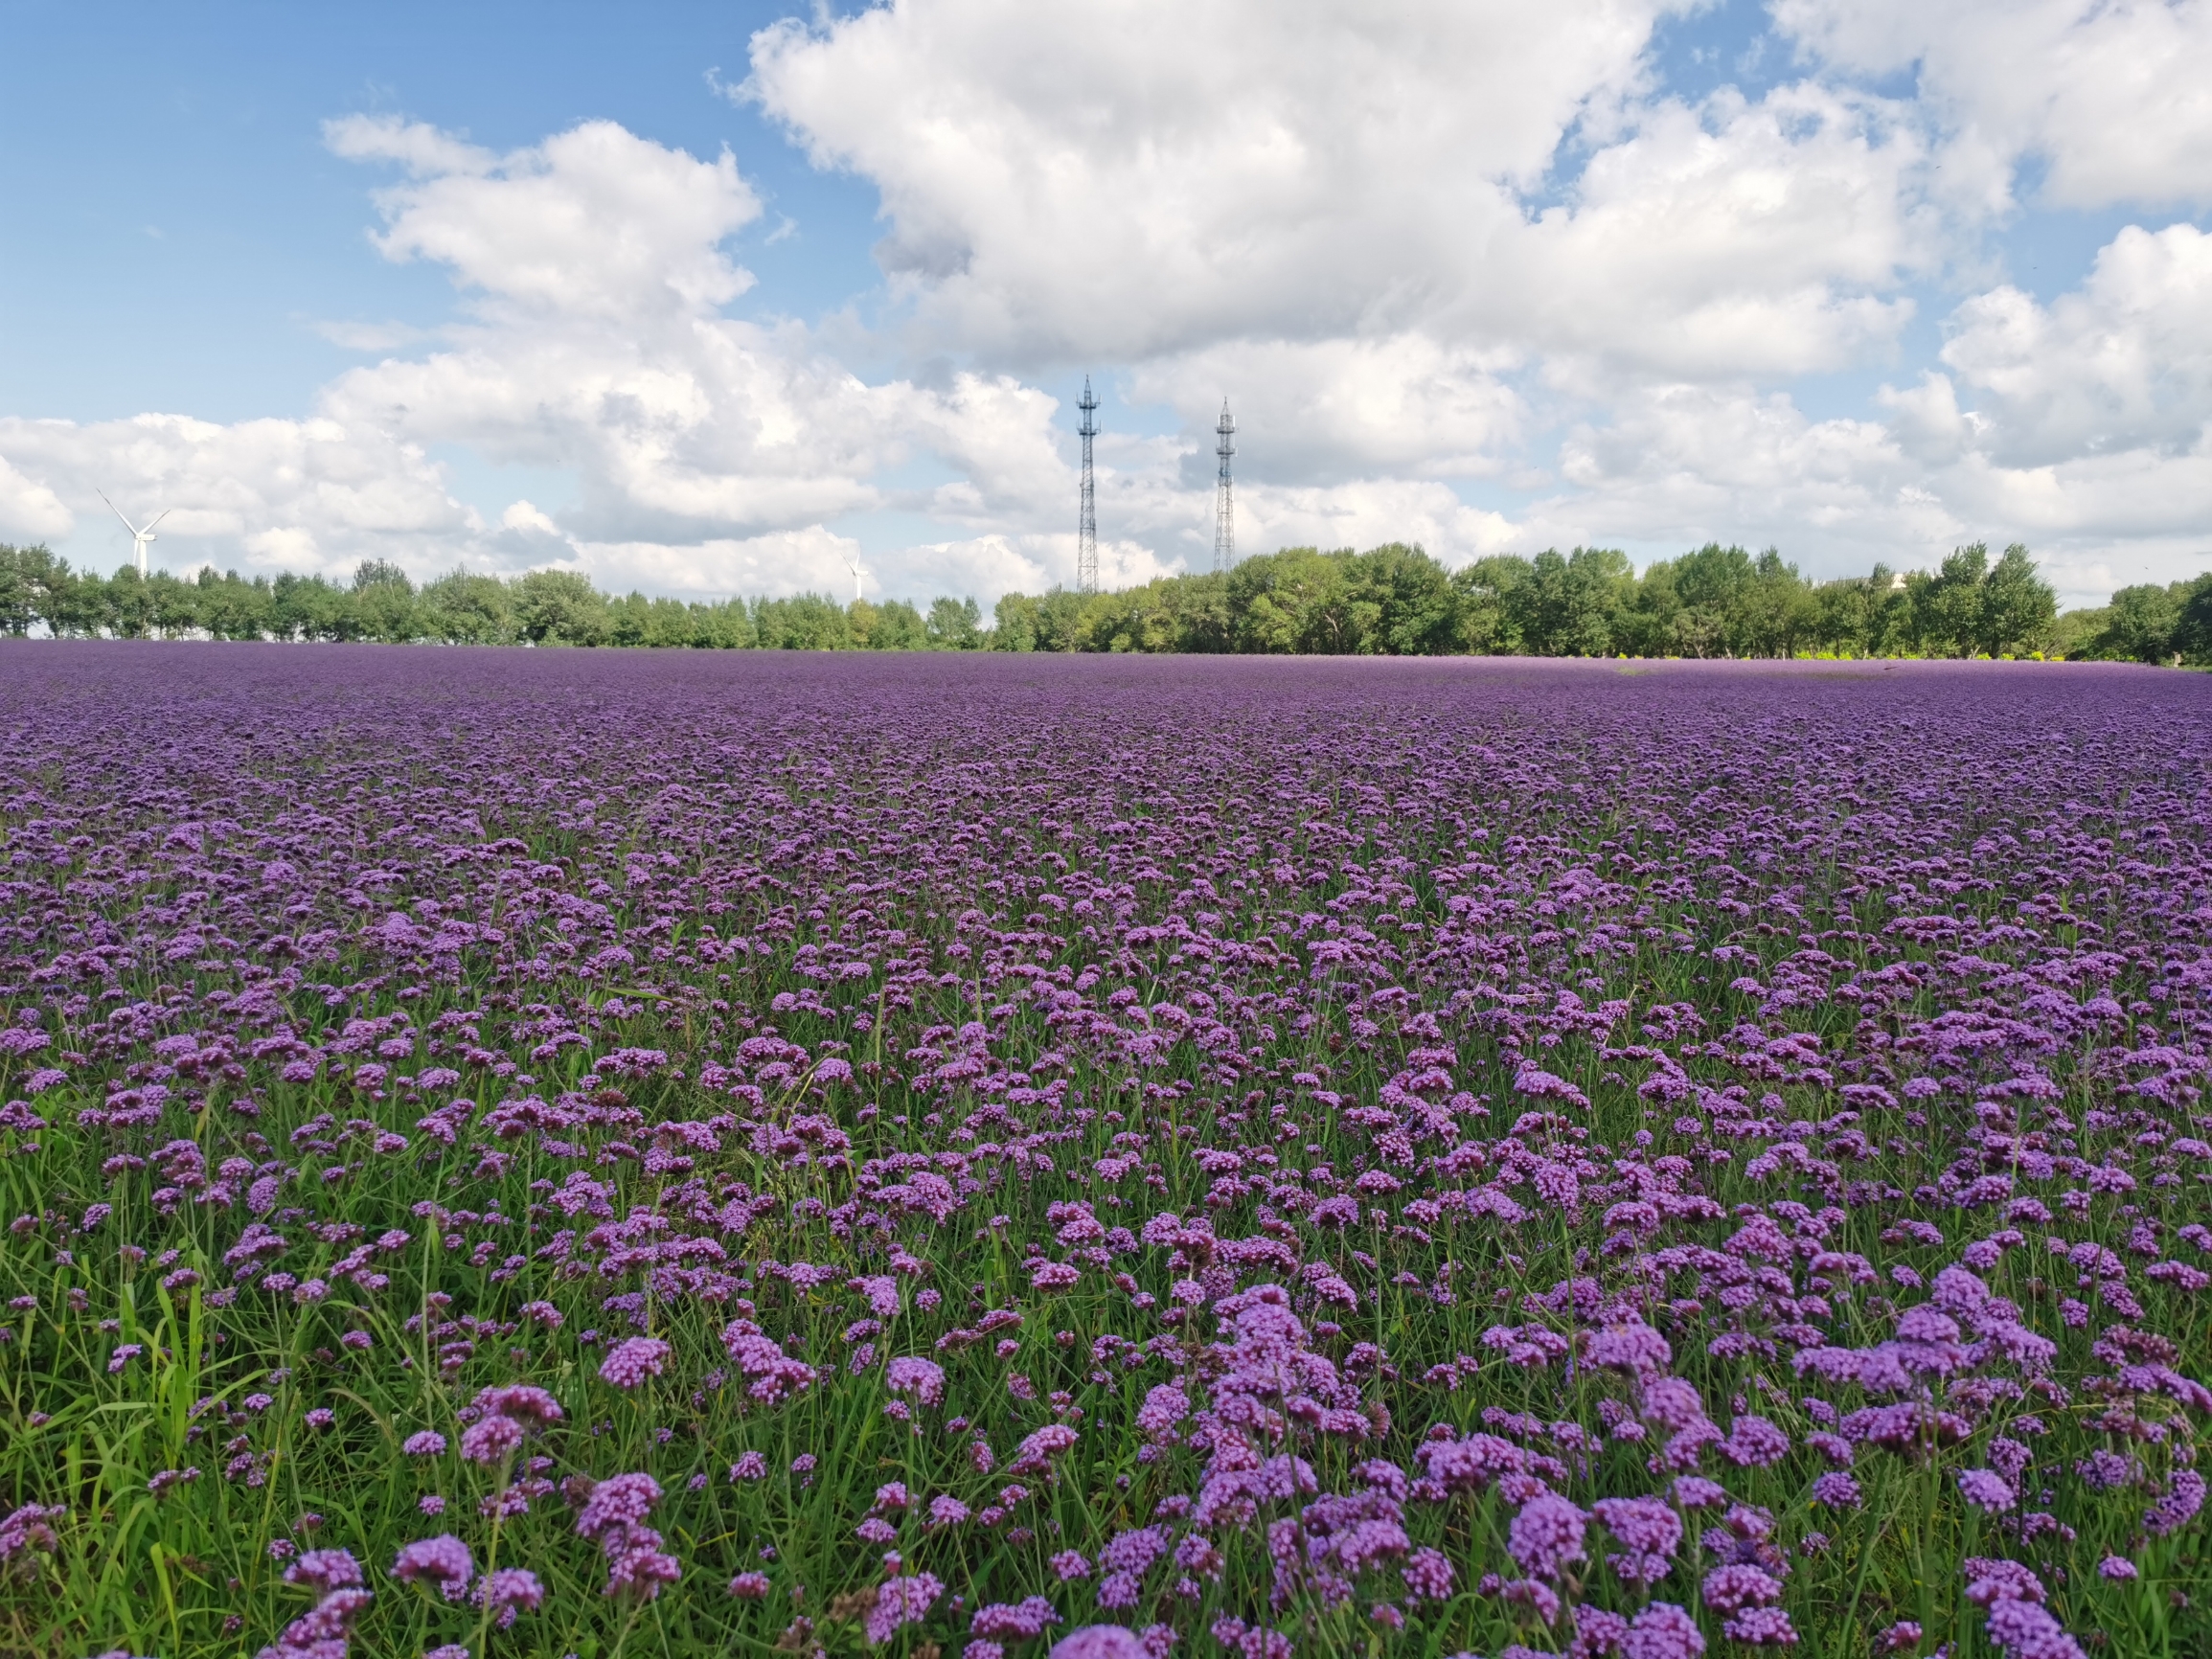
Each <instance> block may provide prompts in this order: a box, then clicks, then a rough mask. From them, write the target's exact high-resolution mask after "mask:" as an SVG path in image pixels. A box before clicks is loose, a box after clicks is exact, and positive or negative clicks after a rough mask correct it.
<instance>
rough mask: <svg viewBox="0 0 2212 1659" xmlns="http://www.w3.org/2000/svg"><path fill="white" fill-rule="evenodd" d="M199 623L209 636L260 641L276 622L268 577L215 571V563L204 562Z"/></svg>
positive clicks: (201, 568) (199, 578)
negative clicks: (273, 616)
mask: <svg viewBox="0 0 2212 1659" xmlns="http://www.w3.org/2000/svg"><path fill="white" fill-rule="evenodd" d="M197 582H198V587H199V596H198V598H199V607H198V608H199V620H200V625H201V626H202V627H203V628H205V629H206V630H207V634H208V637H209V638H210V639H217V640H258V639H262V638H264V637H265V636H266V635H267V633H268V631H269V628H270V625H271V623H272V621H273V618H272V615H271V609H272V607H271V601H270V596H269V580H268V578H267V577H265V576H263V577H256V578H255V579H254V580H252V581H246V580H242V579H241V578H240V577H239V573H238V572H237V571H235V570H232V571H225V572H224V573H223V574H222V575H220V576H217V574H216V568H215V566H214V565H212V564H210V565H202V566H201V567H200V573H199V576H198V579H197Z"/></svg>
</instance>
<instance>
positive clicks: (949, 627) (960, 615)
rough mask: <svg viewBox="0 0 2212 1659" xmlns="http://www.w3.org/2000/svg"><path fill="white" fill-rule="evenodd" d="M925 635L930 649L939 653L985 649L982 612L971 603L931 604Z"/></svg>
mask: <svg viewBox="0 0 2212 1659" xmlns="http://www.w3.org/2000/svg"><path fill="white" fill-rule="evenodd" d="M922 627H923V632H924V635H925V636H926V637H927V639H928V641H929V648H930V649H931V650H938V651H972V650H975V649H977V648H980V647H981V646H982V645H983V643H984V642H983V612H982V610H981V609H980V608H978V607H977V605H976V602H974V601H973V600H971V599H939V600H933V601H931V602H930V605H929V615H928V616H927V617H926V618H925V619H924V622H923V625H922Z"/></svg>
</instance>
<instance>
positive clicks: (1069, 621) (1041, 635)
mask: <svg viewBox="0 0 2212 1659" xmlns="http://www.w3.org/2000/svg"><path fill="white" fill-rule="evenodd" d="M1098 598H1099V596H1098V595H1097V594H1094V593H1093V594H1085V593H1077V592H1076V591H1075V590H1074V589H1072V588H1064V587H1056V588H1053V589H1052V590H1051V591H1050V592H1048V593H1047V594H1046V595H1045V596H1044V597H1043V598H1042V599H1040V600H1038V602H1037V648H1038V650H1040V651H1077V650H1088V649H1089V648H1090V647H1089V645H1088V644H1087V643H1086V642H1087V641H1088V639H1089V637H1090V620H1089V619H1090V614H1091V612H1092V611H1094V610H1096V609H1097V608H1098V606H1097V604H1096V601H1097V600H1098Z"/></svg>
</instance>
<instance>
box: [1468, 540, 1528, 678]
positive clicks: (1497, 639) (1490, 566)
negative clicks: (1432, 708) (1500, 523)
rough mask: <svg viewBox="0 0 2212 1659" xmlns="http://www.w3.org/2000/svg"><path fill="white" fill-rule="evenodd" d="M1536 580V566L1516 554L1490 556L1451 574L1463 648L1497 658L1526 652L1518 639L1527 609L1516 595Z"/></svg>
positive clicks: (1519, 638)
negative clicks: (1456, 598) (1523, 615)
mask: <svg viewBox="0 0 2212 1659" xmlns="http://www.w3.org/2000/svg"><path fill="white" fill-rule="evenodd" d="M1535 577H1536V571H1535V567H1534V566H1532V565H1531V564H1530V562H1529V561H1528V560H1527V559H1525V558H1523V557H1520V556H1519V555H1518V554H1515V553H1500V554H1493V555H1491V556H1490V557H1487V558H1478V559H1476V560H1475V561H1474V562H1473V563H1472V564H1470V565H1466V566H1463V567H1462V568H1461V569H1459V570H1457V571H1455V572H1453V573H1452V578H1451V588H1452V592H1453V593H1455V594H1457V595H1458V596H1459V634H1460V641H1461V644H1462V646H1463V647H1464V648H1466V649H1468V650H1471V651H1478V652H1482V653H1484V654H1486V655H1493V654H1494V655H1498V656H1514V655H1517V654H1518V653H1519V652H1521V651H1522V650H1524V649H1526V647H1525V646H1523V644H1522V643H1521V637H1520V618H1521V616H1522V614H1523V613H1524V610H1525V608H1526V607H1525V606H1524V604H1523V603H1522V602H1521V600H1520V598H1519V594H1520V591H1521V589H1523V588H1524V587H1526V586H1527V585H1528V584H1529V583H1530V582H1531V581H1533V580H1535Z"/></svg>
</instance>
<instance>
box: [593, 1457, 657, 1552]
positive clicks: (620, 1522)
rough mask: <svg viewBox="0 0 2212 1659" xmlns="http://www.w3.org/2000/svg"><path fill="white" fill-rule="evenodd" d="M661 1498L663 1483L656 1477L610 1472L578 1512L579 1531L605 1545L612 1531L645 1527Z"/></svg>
mask: <svg viewBox="0 0 2212 1659" xmlns="http://www.w3.org/2000/svg"><path fill="white" fill-rule="evenodd" d="M660 1500H661V1489H660V1485H659V1483H658V1482H656V1481H655V1480H654V1479H653V1478H652V1476H650V1475H647V1474H629V1475H610V1476H608V1477H607V1478H606V1479H605V1480H604V1481H601V1482H600V1483H599V1484H598V1485H597V1486H595V1487H593V1488H592V1489H591V1495H590V1496H589V1497H587V1498H586V1499H584V1502H583V1508H582V1510H580V1511H578V1512H577V1517H576V1531H577V1534H578V1535H579V1536H580V1537H585V1538H590V1539H592V1540H593V1541H594V1542H598V1543H602V1544H604V1543H605V1542H606V1540H607V1539H608V1537H609V1535H610V1534H616V1535H619V1534H622V1533H625V1532H627V1530H628V1529H630V1528H632V1527H638V1526H643V1525H644V1524H645V1518H646V1516H648V1515H650V1514H651V1513H652V1511H653V1506H654V1505H655V1504H657V1503H659V1502H660Z"/></svg>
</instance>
